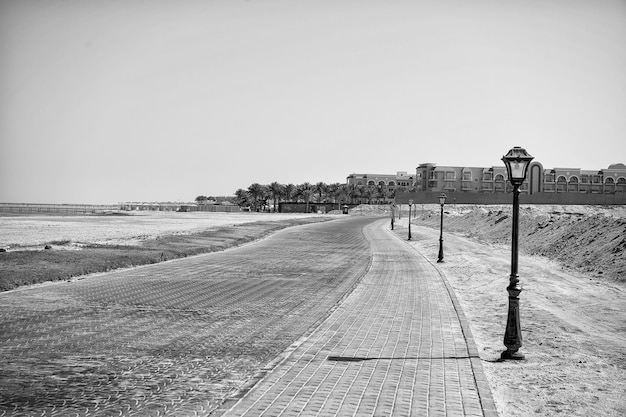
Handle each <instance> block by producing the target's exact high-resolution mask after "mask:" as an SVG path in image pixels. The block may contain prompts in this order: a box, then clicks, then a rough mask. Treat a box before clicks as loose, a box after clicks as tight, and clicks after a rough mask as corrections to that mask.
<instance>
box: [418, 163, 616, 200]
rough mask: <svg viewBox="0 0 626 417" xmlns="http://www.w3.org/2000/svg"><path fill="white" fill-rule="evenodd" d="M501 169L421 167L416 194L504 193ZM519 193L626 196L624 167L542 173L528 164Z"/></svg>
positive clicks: (505, 183)
mask: <svg viewBox="0 0 626 417" xmlns="http://www.w3.org/2000/svg"><path fill="white" fill-rule="evenodd" d="M511 188H512V187H511V185H510V183H509V182H508V178H507V172H506V168H505V167H504V166H492V167H489V168H482V167H454V166H437V165H436V164H432V163H424V164H420V165H419V166H418V167H417V169H416V172H415V190H416V191H438V192H446V191H447V192H453V191H463V192H482V193H503V192H507V191H510V190H511ZM521 191H522V192H525V193H529V194H533V193H540V192H543V193H593V194H603V193H605V194H615V193H626V165H624V164H613V165H610V166H609V167H608V168H607V169H601V170H599V171H595V170H582V169H580V168H553V169H544V167H543V165H542V164H541V163H539V162H531V164H530V166H529V168H528V175H527V177H526V180H525V181H524V183H523V184H522V187H521Z"/></svg>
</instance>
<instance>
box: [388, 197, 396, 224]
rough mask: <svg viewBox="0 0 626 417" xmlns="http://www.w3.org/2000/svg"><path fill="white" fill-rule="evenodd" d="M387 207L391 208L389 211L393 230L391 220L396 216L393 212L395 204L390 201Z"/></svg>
mask: <svg viewBox="0 0 626 417" xmlns="http://www.w3.org/2000/svg"><path fill="white" fill-rule="evenodd" d="M389 208H390V209H391V210H390V211H391V230H393V221H394V219H395V217H396V216H395V214H394V209H395V208H396V205H395V204H393V203H390V204H389Z"/></svg>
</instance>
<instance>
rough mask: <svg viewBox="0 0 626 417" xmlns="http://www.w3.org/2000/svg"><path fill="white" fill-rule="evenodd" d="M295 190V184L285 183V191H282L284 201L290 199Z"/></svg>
mask: <svg viewBox="0 0 626 417" xmlns="http://www.w3.org/2000/svg"><path fill="white" fill-rule="evenodd" d="M295 192H296V186H295V185H293V184H287V185H285V191H284V194H283V195H284V197H285V201H291V199H292V198H293V195H294V193H295Z"/></svg>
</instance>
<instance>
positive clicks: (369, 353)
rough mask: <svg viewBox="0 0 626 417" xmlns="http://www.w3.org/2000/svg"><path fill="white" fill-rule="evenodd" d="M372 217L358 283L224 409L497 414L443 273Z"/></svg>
mask: <svg viewBox="0 0 626 417" xmlns="http://www.w3.org/2000/svg"><path fill="white" fill-rule="evenodd" d="M382 222H384V224H385V226H386V222H387V220H381V221H380V222H379V223H378V224H374V225H371V226H368V227H366V228H365V229H364V232H365V234H366V236H367V237H368V239H369V240H370V241H371V242H372V250H373V254H374V255H373V261H372V267H371V268H370V270H369V271H368V272H367V274H366V276H365V277H364V278H363V280H362V281H361V282H360V284H359V285H358V286H357V288H356V289H355V290H354V291H353V292H352V293H351V294H350V295H349V296H348V297H347V298H346V299H345V301H344V302H343V303H341V305H340V306H339V307H338V308H337V309H336V310H335V311H334V312H333V313H332V314H331V315H330V316H329V317H328V318H327V319H326V320H325V321H324V322H323V323H322V324H320V326H319V327H318V328H317V329H316V330H315V331H314V332H313V333H312V334H311V335H310V336H309V337H308V338H307V339H306V340H304V341H303V342H302V343H301V344H300V345H299V346H298V347H297V348H296V349H295V350H294V351H293V352H292V353H291V354H290V355H289V356H288V357H286V358H285V360H284V361H283V362H282V363H280V365H278V366H277V367H276V368H275V369H274V370H273V371H272V372H271V373H269V374H268V375H267V376H266V377H265V378H264V379H263V380H262V381H260V382H259V383H258V384H257V385H256V386H255V387H254V388H253V389H252V390H251V391H250V392H249V393H248V394H247V395H245V396H244V397H243V398H241V399H240V400H239V401H237V402H235V401H229V402H228V403H225V404H223V406H222V407H220V410H218V411H216V413H215V414H216V415H222V416H224V417H226V416H228V417H242V416H249V417H259V416H268V417H269V416H285V417H287V416H289V417H292V416H293V417H296V416H324V417H326V416H359V417H363V416H372V417H374V416H398V417H408V416H416V417H420V416H474V417H478V416H496V415H497V414H496V410H495V406H494V403H493V399H492V397H491V391H490V389H489V386H488V385H487V382H486V378H485V376H484V373H483V370H482V365H481V363H480V359H479V357H478V352H477V350H476V346H475V344H474V342H473V339H472V338H471V333H470V331H469V326H468V325H467V323H466V321H465V319H464V315H463V313H462V312H461V311H460V310H459V308H458V306H457V303H456V298H455V296H454V294H453V293H452V292H451V289H449V286H448V285H447V283H446V281H445V279H444V278H443V276H441V275H440V274H439V272H438V270H437V269H436V268H435V267H433V265H432V263H430V262H429V261H428V260H427V259H426V258H425V257H424V256H422V255H420V253H419V251H416V250H415V249H414V248H412V247H411V246H410V245H408V244H407V243H406V242H403V241H401V240H399V239H398V238H397V237H396V236H393V234H392V233H393V232H391V231H389V230H388V228H387V227H381V223H382Z"/></svg>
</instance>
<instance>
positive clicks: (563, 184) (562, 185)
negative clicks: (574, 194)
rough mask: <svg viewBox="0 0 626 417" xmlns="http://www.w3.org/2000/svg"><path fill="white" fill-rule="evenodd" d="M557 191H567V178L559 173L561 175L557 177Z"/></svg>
mask: <svg viewBox="0 0 626 417" xmlns="http://www.w3.org/2000/svg"><path fill="white" fill-rule="evenodd" d="M556 192H557V193H566V192H567V179H566V178H565V177H564V176H563V175H559V177H558V178H557V179H556Z"/></svg>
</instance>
